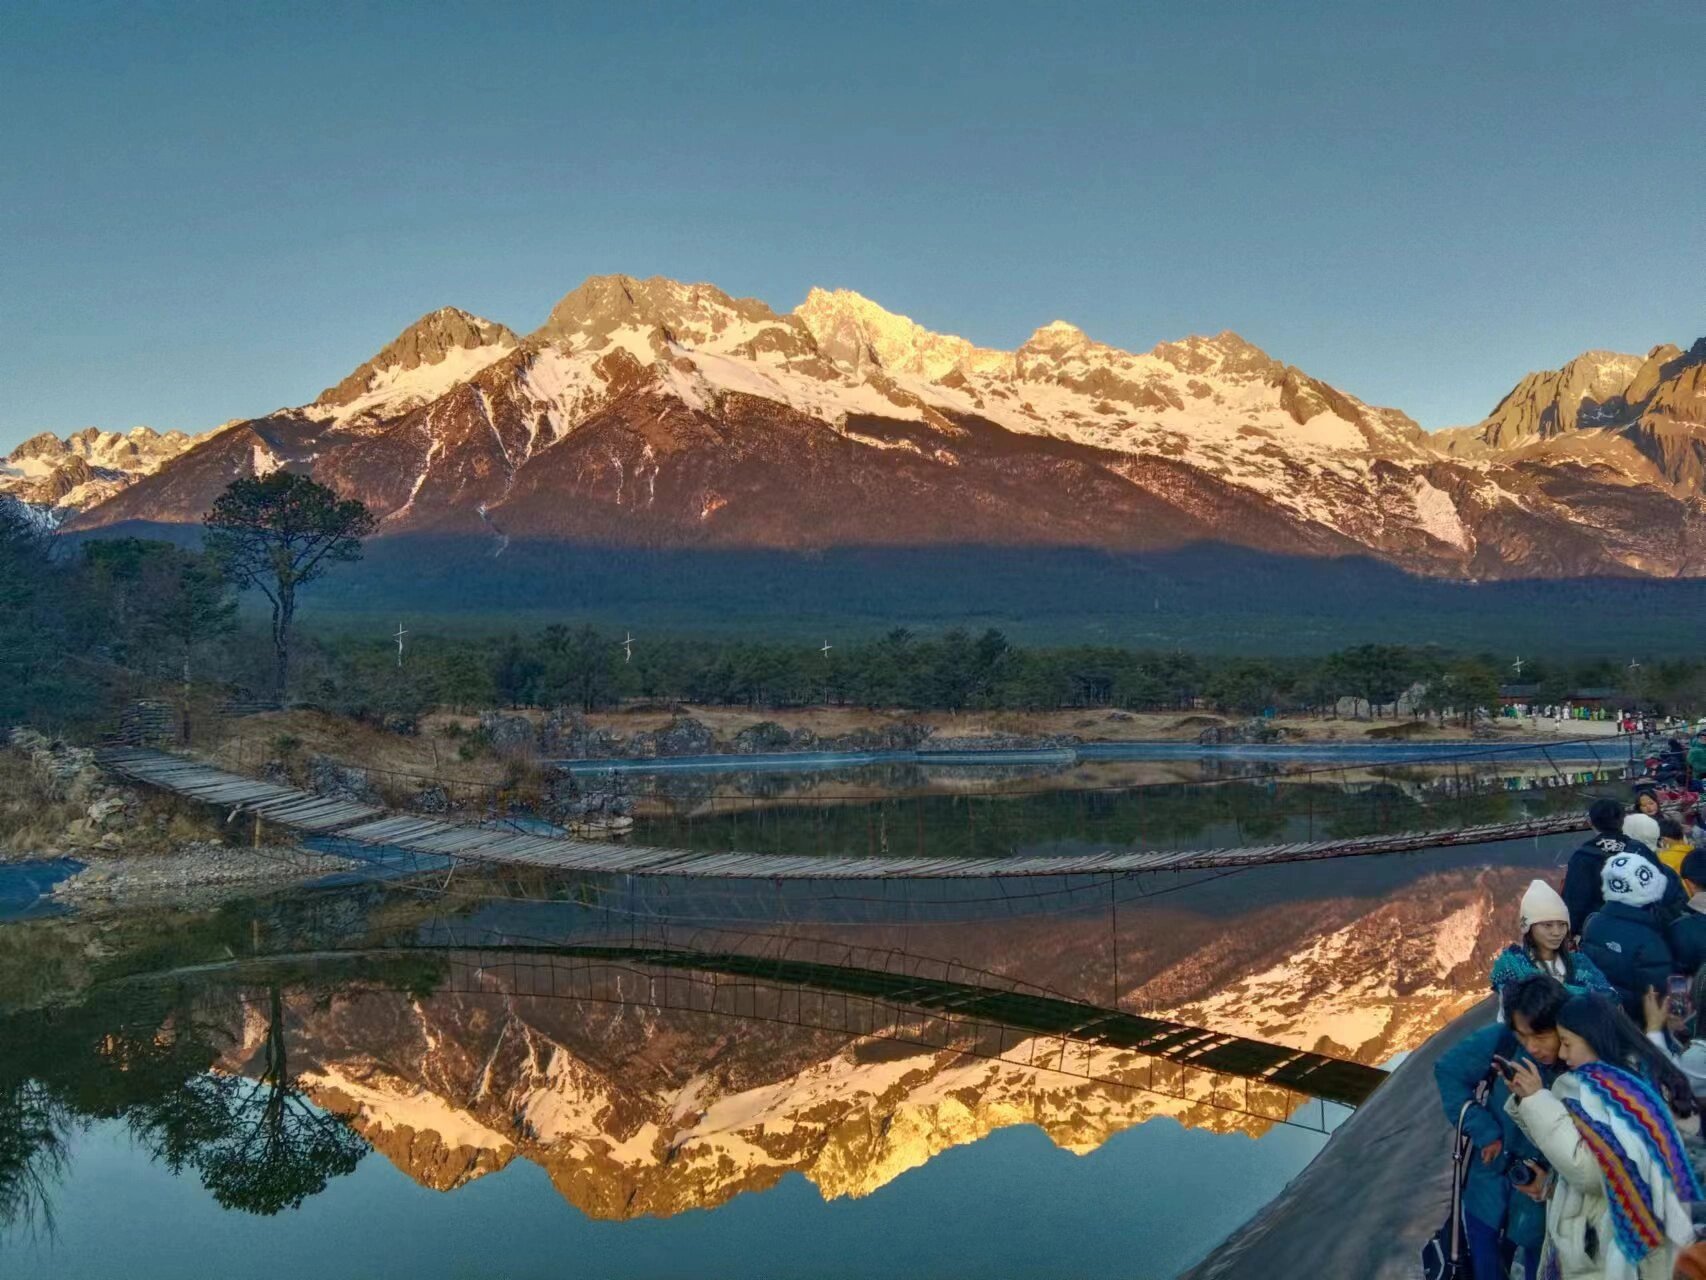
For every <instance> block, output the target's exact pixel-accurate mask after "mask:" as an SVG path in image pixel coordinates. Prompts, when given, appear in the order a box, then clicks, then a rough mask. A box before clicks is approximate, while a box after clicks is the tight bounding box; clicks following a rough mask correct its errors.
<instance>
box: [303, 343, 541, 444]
mask: <svg viewBox="0 0 1706 1280" xmlns="http://www.w3.org/2000/svg"><path fill="white" fill-rule="evenodd" d="M514 349H515V344H514V343H513V342H496V343H491V344H488V345H484V346H478V347H454V348H452V349H451V350H449V351H447V352H446V353H445V354H444V357H443V358H442V359H440V360H439V361H438V362H437V363H436V364H420V365H416V366H415V367H414V368H412V369H411V368H404V367H402V366H401V365H392V366H389V367H386V368H382V369H376V370H374V371H373V373H372V375H371V376H370V377H369V378H368V381H367V389H366V390H365V391H363V392H362V393H361V394H360V395H358V396H356V397H355V398H354V399H353V400H351V401H349V402H348V403H347V404H341V405H331V404H321V403H315V404H313V405H310V406H309V407H308V408H307V409H305V410H304V412H305V413H306V414H307V415H308V416H310V417H314V418H319V419H322V420H324V421H329V422H332V423H335V424H337V425H339V426H344V425H348V424H351V423H359V422H364V421H369V420H374V419H379V418H387V417H395V416H397V415H399V414H403V413H407V412H408V411H409V410H410V409H414V408H418V407H419V406H421V405H423V404H430V403H431V402H432V401H434V400H436V399H438V398H439V397H440V396H442V395H443V394H444V393H445V392H447V391H449V390H450V389H451V388H453V387H456V386H459V385H460V384H462V383H464V382H466V381H468V379H470V378H472V377H473V376H474V375H475V374H477V373H479V372H480V370H482V369H484V368H486V367H487V366H488V365H490V364H492V363H494V362H495V361H498V360H501V359H503V357H504V356H506V355H508V354H509V353H510V352H511V351H513V350H514Z"/></svg>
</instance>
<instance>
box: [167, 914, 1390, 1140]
mask: <svg viewBox="0 0 1706 1280" xmlns="http://www.w3.org/2000/svg"><path fill="white" fill-rule="evenodd" d="M764 943H765V945H766V949H767V950H768V951H769V952H770V954H758V955H754V954H743V953H741V952H738V951H695V950H689V949H685V948H673V947H657V946H647V945H621V944H603V945H599V944H578V945H527V944H509V945H487V946H477V947H454V948H451V947H435V946H391V947H384V948H365V949H360V950H333V951H325V952H317V953H304V954H289V953H286V954H279V955H273V956H264V957H254V958H249V959H245V960H240V961H231V962H229V963H226V964H219V965H214V966H198V967H196V968H194V969H187V970H186V969H178V970H171V971H167V972H164V973H160V974H153V975H145V976H144V977H142V978H140V979H138V981H144V982H158V981H182V980H185V979H188V978H191V977H198V976H199V977H201V978H204V979H206V978H211V977H213V976H214V975H216V974H220V975H224V976H226V977H229V978H232V979H237V980H240V981H242V982H244V983H245V984H248V983H259V982H262V981H265V975H266V973H267V972H268V971H269V970H273V971H280V972H290V971H295V972H298V973H300V972H302V969H301V966H303V965H310V966H316V965H329V966H335V965H336V964H338V963H340V962H351V961H379V962H383V961H385V960H388V959H402V958H411V959H434V958H442V959H444V960H445V961H446V962H447V968H446V970H445V972H444V973H443V975H442V976H441V977H440V978H439V979H438V980H437V981H436V982H435V984H434V988H433V990H434V993H435V994H446V995H458V996H500V997H504V998H522V999H528V1000H538V999H550V1000H569V1001H589V1002H595V1003H601V1004H613V1005H626V1006H634V1007H640V1008H652V1009H658V1010H669V1011H672V1012H678V1013H689V1014H703V1015H706V1016H708V1017H713V1018H723V1019H736V1020H746V1021H756V1022H769V1023H780V1024H786V1025H792V1026H799V1027H807V1028H811V1029H814V1030H820V1031H830V1032H837V1033H841V1034H844V1035H846V1036H848V1037H860V1038H869V1039H875V1040H884V1041H890V1042H893V1043H896V1044H902V1045H910V1046H915V1047H917V1048H919V1049H923V1050H929V1051H935V1052H942V1053H949V1054H956V1055H963V1056H966V1057H972V1058H981V1059H990V1060H997V1061H1001V1062H1006V1063H1011V1064H1014V1065H1022V1066H1024V1067H1026V1068H1028V1069H1031V1070H1037V1071H1047V1072H1054V1073H1059V1074H1061V1075H1065V1076H1072V1077H1076V1078H1079V1079H1084V1080H1093V1081H1096V1082H1098V1083H1101V1084H1105V1085H1110V1086H1115V1087H1118V1088H1122V1089H1137V1090H1141V1091H1143V1092H1145V1093H1151V1094H1156V1095H1158V1096H1161V1097H1167V1098H1173V1099H1177V1100H1179V1101H1183V1102H1187V1103H1190V1104H1192V1105H1194V1106H1202V1107H1208V1108H1212V1109H1214V1110H1218V1111H1227V1112H1232V1113H1235V1114H1238V1115H1242V1116H1246V1117H1250V1118H1253V1119H1257V1120H1263V1121H1267V1122H1270V1123H1274V1124H1288V1125H1295V1126H1298V1127H1301V1128H1307V1129H1311V1130H1314V1131H1316V1132H1322V1133H1325V1132H1328V1131H1329V1130H1330V1128H1331V1127H1332V1125H1333V1124H1335V1123H1337V1121H1338V1120H1340V1119H1342V1118H1343V1114H1344V1112H1345V1110H1346V1109H1348V1108H1351V1107H1354V1106H1356V1105H1357V1104H1359V1103H1361V1102H1363V1101H1365V1100H1366V1099H1367V1098H1368V1096H1369V1095H1370V1094H1371V1093H1372V1092H1373V1091H1374V1090H1375V1088H1377V1087H1378V1086H1379V1084H1380V1082H1381V1081H1382V1080H1383V1079H1384V1078H1385V1073H1384V1072H1383V1071H1381V1070H1380V1069H1378V1068H1375V1067H1369V1066H1365V1065H1363V1064H1360V1063H1356V1062H1348V1061H1345V1060H1342V1059H1338V1058H1333V1057H1329V1056H1327V1055H1325V1054H1319V1053H1312V1052H1308V1051H1304V1050H1298V1049H1292V1048H1286V1047H1284V1046H1280V1045H1273V1044H1268V1043H1265V1042H1263V1041H1260V1040H1252V1039H1248V1038H1245V1037H1241V1036H1235V1035H1225V1034H1221V1033H1218V1032H1215V1031H1211V1030H1207V1029H1204V1028H1200V1027H1192V1026H1187V1025H1184V1024H1182V1023H1178V1022H1173V1021H1169V1020H1166V1019H1163V1018H1155V1017H1149V1016H1146V1015H1142V1014H1134V1013H1126V1012H1123V1011H1121V1010H1117V1009H1107V1008H1103V1007H1100V1006H1097V1005H1094V1004H1089V1003H1085V1002H1082V1001H1076V1000H1069V999H1066V998H1063V997H1061V996H1058V995H1053V994H1050V993H1047V992H1044V991H1042V990H1041V989H1038V988H1031V987H1028V985H1027V984H1023V983H1019V982H1015V981H1013V980H1011V979H1008V978H1005V977H1003V976H1002V975H999V974H995V973H991V972H988V971H986V970H976V969H971V968H968V967H966V966H963V965H960V964H958V963H957V962H955V961H951V960H950V961H944V960H938V959H934V958H931V957H928V956H920V955H912V954H908V953H906V952H903V951H897V950H894V949H885V950H878V951H870V950H868V949H863V948H856V947H852V946H849V945H847V944H843V943H839V942H828V941H822V940H817V939H811V938H798V937H795V938H782V937H777V936H766V937H765V938H764ZM808 956H809V957H811V958H807V957H808ZM859 961H866V962H867V963H866V964H861V963H859ZM875 962H880V964H881V965H882V967H880V968H878V967H870V964H871V963H875ZM1310 1102H1313V1103H1315V1104H1316V1105H1314V1106H1309V1105H1306V1104H1308V1103H1310ZM1329 1104H1335V1105H1333V1106H1332V1107H1331V1109H1330V1107H1329Z"/></svg>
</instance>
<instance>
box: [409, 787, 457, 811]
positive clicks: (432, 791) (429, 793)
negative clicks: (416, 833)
mask: <svg viewBox="0 0 1706 1280" xmlns="http://www.w3.org/2000/svg"><path fill="white" fill-rule="evenodd" d="M409 808H411V809H413V810H414V811H415V812H416V813H449V812H450V794H449V793H448V792H447V791H445V789H444V788H443V787H441V786H439V785H438V783H436V782H434V783H431V784H429V785H428V786H425V787H422V788H421V789H420V790H419V791H417V792H415V794H414V795H413V796H411V797H409Z"/></svg>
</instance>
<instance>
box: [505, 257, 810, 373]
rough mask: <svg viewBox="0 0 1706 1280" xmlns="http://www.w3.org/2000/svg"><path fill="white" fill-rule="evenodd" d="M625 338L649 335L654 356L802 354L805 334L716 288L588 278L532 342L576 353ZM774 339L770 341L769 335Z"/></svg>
mask: <svg viewBox="0 0 1706 1280" xmlns="http://www.w3.org/2000/svg"><path fill="white" fill-rule="evenodd" d="M621 330H632V331H635V332H637V333H638V334H641V335H645V336H646V337H647V338H648V340H649V341H650V345H651V347H652V348H653V350H654V351H655V352H658V353H661V352H662V349H663V347H664V345H665V344H666V343H669V342H677V343H681V344H683V345H686V346H692V347H709V348H712V349H714V350H718V349H721V350H728V349H734V348H737V347H740V346H741V345H742V344H745V343H750V342H754V341H757V342H759V343H760V345H761V346H765V347H767V348H768V349H771V350H775V349H778V348H779V347H780V348H781V349H785V350H787V351H788V353H789V354H797V353H798V351H799V349H800V348H801V343H800V339H801V338H806V341H805V343H804V347H805V348H807V349H809V347H810V345H811V343H810V339H809V337H807V335H806V334H805V326H804V325H802V324H801V323H800V321H798V320H797V319H795V318H794V317H793V316H779V315H777V314H776V312H774V311H772V310H771V309H770V307H769V305H768V304H767V303H764V302H761V301H759V300H758V299H757V298H734V297H730V296H729V295H728V294H726V293H724V292H723V291H722V290H721V289H719V288H717V287H716V286H715V285H711V284H683V283H682V282H681V281H679V280H671V279H669V278H668V277H666V276H651V277H649V278H648V279H645V280H636V279H635V278H634V277H633V276H628V275H606V276H590V277H588V278H587V279H586V280H585V281H583V282H582V283H581V284H580V285H579V286H577V287H576V288H574V289H573V290H571V291H570V292H569V293H567V294H565V295H564V296H563V298H562V300H561V301H559V302H558V303H557V305H556V306H554V307H552V308H551V314H550V315H549V316H547V317H546V318H545V323H544V324H542V325H541V326H540V327H539V328H538V329H537V330H536V331H535V332H534V334H533V337H534V338H535V339H537V340H541V341H547V342H555V343H559V344H563V345H566V346H568V347H570V348H573V349H577V350H587V349H591V350H596V349H599V348H602V347H604V346H606V345H608V344H609V343H610V342H611V341H612V339H613V337H614V335H616V334H617V333H618V332H619V331H621ZM767 330H768V331H773V332H771V333H770V334H769V335H768V336H767V337H766V336H761V335H765V333H766V331H767Z"/></svg>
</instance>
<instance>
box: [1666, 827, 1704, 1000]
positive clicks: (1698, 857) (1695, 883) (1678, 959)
mask: <svg viewBox="0 0 1706 1280" xmlns="http://www.w3.org/2000/svg"><path fill="white" fill-rule="evenodd" d="M1682 887H1683V888H1684V889H1687V890H1688V906H1687V908H1686V909H1684V911H1683V913H1682V914H1681V915H1679V916H1678V917H1677V918H1676V919H1675V920H1672V921H1671V923H1670V928H1669V929H1668V930H1666V934H1667V936H1668V937H1669V939H1670V951H1671V963H1672V964H1674V965H1675V966H1676V971H1677V972H1678V973H1686V974H1688V975H1689V976H1690V977H1692V976H1693V975H1694V974H1696V973H1698V972H1699V971H1700V967H1701V966H1702V965H1706V849H1695V850H1693V851H1692V852H1690V853H1688V854H1687V855H1685V856H1684V857H1683V859H1682Z"/></svg>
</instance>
